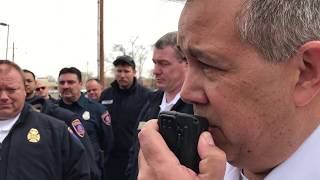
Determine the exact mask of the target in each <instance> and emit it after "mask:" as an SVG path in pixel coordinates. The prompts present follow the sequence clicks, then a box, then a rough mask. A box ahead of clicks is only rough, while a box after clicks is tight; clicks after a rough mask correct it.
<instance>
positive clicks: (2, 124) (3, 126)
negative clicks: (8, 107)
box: [0, 114, 20, 143]
mask: <svg viewBox="0 0 320 180" xmlns="http://www.w3.org/2000/svg"><path fill="white" fill-rule="evenodd" d="M19 116H20V114H18V115H17V116H16V117H14V118H11V119H8V120H3V121H0V143H2V142H3V140H4V138H6V137H7V135H8V134H9V132H10V130H11V128H12V126H13V125H14V124H15V123H16V121H17V120H18V118H19Z"/></svg>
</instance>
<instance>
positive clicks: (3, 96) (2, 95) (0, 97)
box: [0, 90, 9, 101]
mask: <svg viewBox="0 0 320 180" xmlns="http://www.w3.org/2000/svg"><path fill="white" fill-rule="evenodd" d="M8 99H9V96H8V93H7V92H6V91H1V90H0V100H1V101H7V100H8Z"/></svg>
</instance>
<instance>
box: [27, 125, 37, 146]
mask: <svg viewBox="0 0 320 180" xmlns="http://www.w3.org/2000/svg"><path fill="white" fill-rule="evenodd" d="M27 139H28V141H29V142H32V143H37V142H39V141H40V133H39V131H38V130H37V129H35V128H31V129H30V130H29V132H28V135H27Z"/></svg>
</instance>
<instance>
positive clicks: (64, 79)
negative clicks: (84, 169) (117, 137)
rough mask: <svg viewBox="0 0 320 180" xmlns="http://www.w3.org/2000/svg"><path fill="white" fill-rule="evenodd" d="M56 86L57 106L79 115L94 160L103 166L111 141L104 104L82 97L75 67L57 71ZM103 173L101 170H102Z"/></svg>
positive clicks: (109, 119)
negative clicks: (57, 89) (58, 96)
mask: <svg viewBox="0 0 320 180" xmlns="http://www.w3.org/2000/svg"><path fill="white" fill-rule="evenodd" d="M58 83H59V84H58V88H59V92H60V94H61V99H60V100H59V102H58V104H59V106H61V107H63V108H66V109H69V110H71V111H72V112H74V113H76V114H78V115H79V116H80V117H81V123H82V124H83V125H84V128H85V130H86V131H87V132H88V135H89V137H90V140H91V142H92V145H93V148H94V150H95V157H96V162H97V164H98V165H99V167H100V168H101V170H102V169H103V167H104V166H105V164H106V162H107V159H108V158H109V154H110V151H111V147H112V143H113V133H112V127H111V118H110V115H109V113H108V111H107V110H106V108H105V107H104V106H102V105H101V104H99V103H97V102H93V101H91V100H89V99H87V98H85V97H84V95H83V94H82V93H81V87H82V78H81V72H80V71H79V70H78V69H77V68H75V67H70V68H67V67H66V68H63V69H61V70H60V72H59V77H58ZM102 173H103V172H102Z"/></svg>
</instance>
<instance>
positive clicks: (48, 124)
mask: <svg viewBox="0 0 320 180" xmlns="http://www.w3.org/2000/svg"><path fill="white" fill-rule="evenodd" d="M21 118H26V123H27V124H34V125H37V126H40V127H43V128H47V129H61V128H65V127H66V124H65V123H64V122H63V121H61V120H59V119H57V118H55V117H52V116H49V115H47V114H44V113H40V112H37V111H34V110H30V112H29V113H28V115H27V116H22V117H21Z"/></svg>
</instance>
